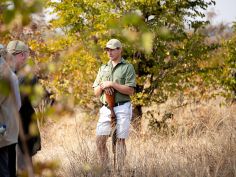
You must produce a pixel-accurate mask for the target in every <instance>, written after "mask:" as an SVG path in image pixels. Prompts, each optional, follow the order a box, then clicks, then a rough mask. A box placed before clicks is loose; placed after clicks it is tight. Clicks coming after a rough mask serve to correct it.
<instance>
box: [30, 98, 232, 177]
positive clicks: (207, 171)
mask: <svg viewBox="0 0 236 177" xmlns="http://www.w3.org/2000/svg"><path fill="white" fill-rule="evenodd" d="M167 107H168V106H166V105H165V106H163V107H158V106H152V107H151V108H144V109H143V111H144V114H146V113H147V112H148V111H150V110H152V111H153V113H154V118H156V119H157V120H158V118H159V117H160V116H161V115H162V112H163V110H165V109H167ZM96 120H97V117H96V115H95V116H90V115H88V114H86V113H84V112H83V111H82V110H77V111H76V113H75V115H73V116H71V117H65V118H63V119H60V120H59V121H52V120H48V121H47V123H46V125H45V126H44V127H43V128H42V130H41V134H42V138H43V140H42V142H43V146H42V150H41V151H40V152H39V153H38V154H37V155H36V156H35V157H34V160H35V161H37V162H40V161H41V162H43V163H45V162H48V161H55V162H56V163H57V164H59V166H58V168H57V170H56V172H55V174H54V175H52V174H51V173H50V172H49V171H48V170H45V171H44V172H43V174H42V176H50V175H51V176H58V177H59V176H60V177H80V176H86V177H87V176H104V177H105V176H118V175H117V174H116V173H115V172H114V171H113V168H112V152H111V140H110V139H109V141H108V147H109V151H110V159H111V160H110V165H109V167H108V169H106V170H102V169H101V168H100V164H99V161H98V157H97V155H96V145H95V127H96ZM166 124H167V127H165V128H164V129H165V130H161V131H159V133H155V132H154V130H153V131H150V130H148V129H147V120H145V118H143V121H142V125H143V127H142V131H140V132H138V131H136V130H134V129H133V128H131V133H130V137H129V138H128V140H127V152H128V154H127V157H126V165H125V169H124V170H123V171H122V172H121V174H120V176H125V177H143V176H145V177H146V176H147V177H154V176H157V177H190V176H191V177H192V176H195V177H235V176H236V105H235V104H232V105H230V106H220V104H219V103H218V102H217V101H212V102H204V103H198V104H194V105H188V106H186V107H181V108H178V109H175V110H174V111H173V118H172V119H170V120H168V122H166ZM168 131H171V132H172V133H168ZM166 132H167V133H166Z"/></svg>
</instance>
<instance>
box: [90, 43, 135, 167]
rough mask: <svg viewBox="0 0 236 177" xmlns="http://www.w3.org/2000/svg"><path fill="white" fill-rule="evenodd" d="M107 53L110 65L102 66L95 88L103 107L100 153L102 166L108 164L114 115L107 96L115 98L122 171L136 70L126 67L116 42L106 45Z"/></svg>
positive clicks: (118, 148)
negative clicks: (108, 141)
mask: <svg viewBox="0 0 236 177" xmlns="http://www.w3.org/2000/svg"><path fill="white" fill-rule="evenodd" d="M105 50H106V52H107V55H108V57H109V59H110V60H109V62H108V63H107V64H105V65H102V66H101V67H100V69H99V71H98V74H97V77H96V80H95V82H94V84H93V88H94V93H95V95H96V96H99V97H100V101H101V102H102V104H103V106H102V108H101V109H100V111H99V120H98V123H97V130H96V134H97V139H96V144H97V149H98V153H99V157H100V160H101V163H102V166H104V167H106V166H107V164H108V160H109V159H108V149H107V146H106V142H107V139H108V137H109V135H110V133H111V118H110V115H111V111H110V109H109V107H108V103H107V100H106V97H105V94H110V95H111V94H114V95H115V107H114V112H115V115H116V131H117V132H116V133H117V148H116V150H117V165H118V167H122V166H123V165H124V160H125V156H126V145H125V139H126V138H127V137H128V134H129V127H130V121H131V117H132V105H131V102H130V95H132V94H133V93H134V88H135V87H136V82H135V70H134V67H133V65H132V64H129V63H127V62H126V61H125V60H124V59H123V58H122V54H121V53H122V44H121V42H120V41H119V40H117V39H111V40H109V41H108V42H107V44H106V47H105Z"/></svg>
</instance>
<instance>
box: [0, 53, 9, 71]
mask: <svg viewBox="0 0 236 177" xmlns="http://www.w3.org/2000/svg"><path fill="white" fill-rule="evenodd" d="M10 71H11V69H10V68H9V66H8V65H7V63H6V61H5V60H4V59H3V58H2V57H0V75H1V76H6V74H7V73H10Z"/></svg>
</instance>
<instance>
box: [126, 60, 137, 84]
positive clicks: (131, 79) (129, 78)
mask: <svg viewBox="0 0 236 177" xmlns="http://www.w3.org/2000/svg"><path fill="white" fill-rule="evenodd" d="M135 78H136V74H135V70H134V67H133V65H132V64H129V66H128V68H127V72H126V77H125V85H127V86H129V87H136V81H135Z"/></svg>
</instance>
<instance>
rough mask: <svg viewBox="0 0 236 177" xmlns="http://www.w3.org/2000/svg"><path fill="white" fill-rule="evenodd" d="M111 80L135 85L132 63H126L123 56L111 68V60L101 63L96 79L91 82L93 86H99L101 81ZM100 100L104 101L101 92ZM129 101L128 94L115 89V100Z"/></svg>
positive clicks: (130, 85)
mask: <svg viewBox="0 0 236 177" xmlns="http://www.w3.org/2000/svg"><path fill="white" fill-rule="evenodd" d="M104 81H113V82H116V83H118V84H121V85H126V86H129V87H136V82H135V70H134V67H133V65H132V64H129V63H127V62H126V61H125V60H124V59H123V58H122V59H121V61H120V62H119V63H118V64H117V65H116V66H115V67H114V68H113V66H112V62H111V61H109V62H108V63H107V64H105V65H102V66H101V67H100V69H99V71H98V74H97V77H96V80H95V81H94V83H93V88H95V87H97V86H99V84H100V83H101V82H104ZM100 100H101V102H102V103H103V104H105V103H106V100H105V94H104V92H102V94H101V97H100ZM122 101H130V96H129V95H126V94H122V93H120V92H118V91H117V90H116V91H115V102H116V103H117V102H122Z"/></svg>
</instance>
